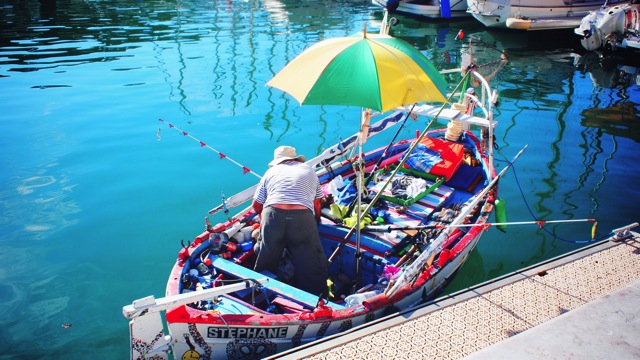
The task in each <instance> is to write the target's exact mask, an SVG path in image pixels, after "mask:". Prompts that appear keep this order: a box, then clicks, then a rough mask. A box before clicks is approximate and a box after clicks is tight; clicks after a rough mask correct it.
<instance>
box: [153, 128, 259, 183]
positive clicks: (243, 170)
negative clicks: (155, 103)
mask: <svg viewBox="0 0 640 360" xmlns="http://www.w3.org/2000/svg"><path fill="white" fill-rule="evenodd" d="M158 121H160V122H163V123H165V124H167V125H169V128H172V129H176V130H177V131H179V132H180V133H182V135H183V136H188V137H190V138H192V139H193V140H195V141H197V142H198V143H200V147H206V148H208V149H210V150H212V151H214V152H216V153H217V154H218V155H219V156H220V159H227V160H229V161H231V162H232V163H234V164H235V165H237V166H239V167H241V168H242V173H243V174H246V173H251V174H252V175H255V176H256V177H257V178H258V179H261V178H262V176H260V175H258V174H257V173H255V172H254V171H252V170H251V169H249V168H248V167H246V166H244V165H242V164H240V163H239V162H237V161H235V160H233V159H232V158H230V157H228V156H227V155H225V154H223V153H222V152H220V151H218V150H216V149H214V148H213V147H212V146H210V145H207V144H206V143H205V142H204V141H202V140H200V139H198V138H196V137H194V136H193V135H191V134H189V133H188V132H186V131H184V130H182V129H180V128H178V127H177V126H175V125H173V124H171V123H169V122H166V121H164V120H163V119H158ZM156 135H157V136H158V140H159V139H160V129H158V132H157V133H156Z"/></svg>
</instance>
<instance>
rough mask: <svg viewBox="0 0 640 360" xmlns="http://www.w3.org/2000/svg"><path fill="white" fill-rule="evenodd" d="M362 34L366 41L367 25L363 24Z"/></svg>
mask: <svg viewBox="0 0 640 360" xmlns="http://www.w3.org/2000/svg"><path fill="white" fill-rule="evenodd" d="M363 34H364V38H365V39H366V38H367V23H364V32H363Z"/></svg>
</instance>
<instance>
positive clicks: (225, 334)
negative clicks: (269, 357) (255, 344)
mask: <svg viewBox="0 0 640 360" xmlns="http://www.w3.org/2000/svg"><path fill="white" fill-rule="evenodd" d="M207 337H209V338H241V339H245V338H265V339H277V338H286V337H287V328H286V327H276V328H273V327H271V328H270V327H241V328H238V327H213V326H210V327H209V328H208V329H207Z"/></svg>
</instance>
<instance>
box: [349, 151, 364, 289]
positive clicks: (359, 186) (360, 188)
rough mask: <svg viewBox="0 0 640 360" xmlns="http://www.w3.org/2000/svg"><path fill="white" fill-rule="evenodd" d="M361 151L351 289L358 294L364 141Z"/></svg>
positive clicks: (359, 155) (359, 156)
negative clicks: (354, 265)
mask: <svg viewBox="0 0 640 360" xmlns="http://www.w3.org/2000/svg"><path fill="white" fill-rule="evenodd" d="M358 147H359V149H358V167H357V171H358V173H357V174H356V179H357V180H356V181H358V186H357V198H358V199H357V203H358V212H357V214H358V217H357V219H356V253H355V255H354V256H355V263H356V276H355V279H354V280H353V287H352V289H351V292H352V293H355V292H356V289H357V288H358V284H359V283H360V222H361V221H362V218H361V217H362V207H361V205H362V196H361V195H362V172H363V171H364V170H363V166H364V164H363V159H362V141H359V146H358Z"/></svg>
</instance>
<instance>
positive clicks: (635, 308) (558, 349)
mask: <svg viewBox="0 0 640 360" xmlns="http://www.w3.org/2000/svg"><path fill="white" fill-rule="evenodd" d="M273 358H279V359H301V358H304V359H461V358H466V359H469V360H478V359H639V358H640V236H639V235H638V234H637V233H635V232H629V233H628V236H626V237H625V238H622V239H618V240H617V241H602V242H598V243H595V244H592V245H589V246H587V247H584V248H582V249H579V250H577V251H574V252H572V253H569V254H566V255H563V256H560V257H557V258H554V259H551V260H548V261H545V262H543V263H539V264H536V265H534V266H531V267H528V268H526V269H523V270H520V271H517V272H514V273H511V274H507V275H505V276H502V277H500V278H497V279H494V280H491V281H488V282H486V283H483V284H480V285H478V286H474V287H472V288H469V289H466V290H464V291H460V292H457V293H455V294H451V295H448V296H444V297H441V298H438V299H436V300H434V301H432V302H429V303H427V304H425V305H423V306H420V307H416V308H413V309H409V310H406V311H403V312H400V313H398V314H393V315H390V316H387V317H385V318H382V319H379V320H376V321H373V322H371V323H369V324H366V326H361V327H356V328H353V329H351V330H349V331H347V332H345V333H342V334H339V335H335V336H332V337H328V338H326V339H321V340H318V341H315V342H313V343H310V344H307V345H304V346H301V347H298V348H296V349H293V350H291V351H288V352H284V353H280V354H278V355H276V356H275V357H273Z"/></svg>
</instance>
